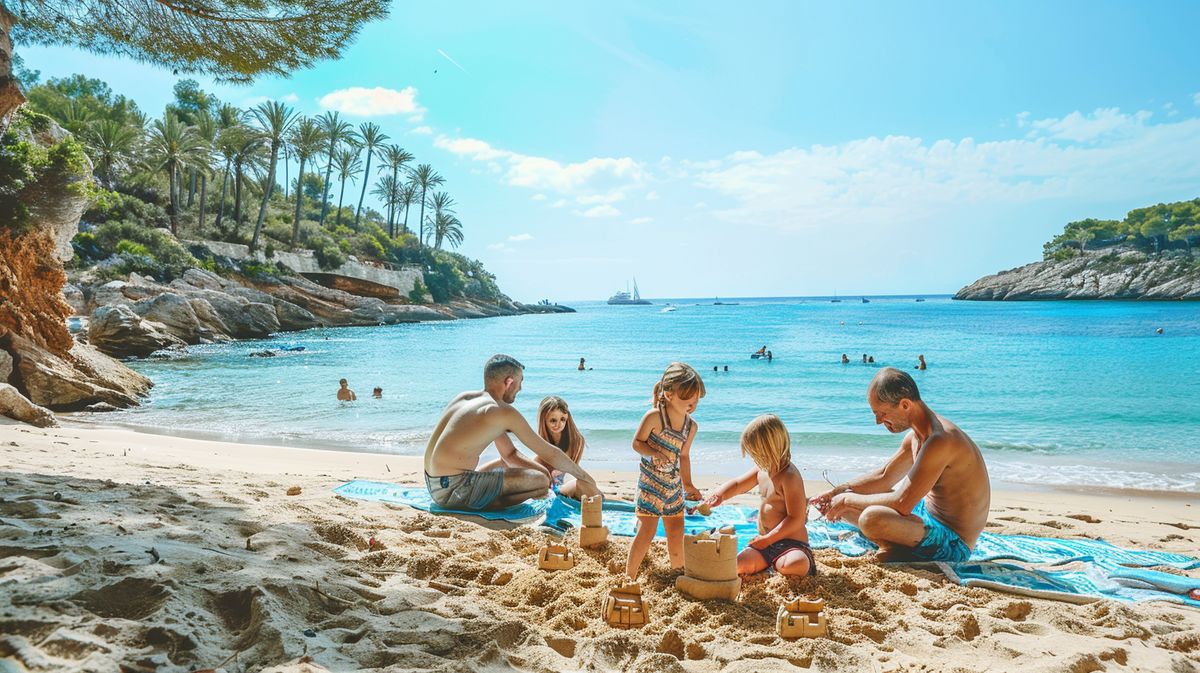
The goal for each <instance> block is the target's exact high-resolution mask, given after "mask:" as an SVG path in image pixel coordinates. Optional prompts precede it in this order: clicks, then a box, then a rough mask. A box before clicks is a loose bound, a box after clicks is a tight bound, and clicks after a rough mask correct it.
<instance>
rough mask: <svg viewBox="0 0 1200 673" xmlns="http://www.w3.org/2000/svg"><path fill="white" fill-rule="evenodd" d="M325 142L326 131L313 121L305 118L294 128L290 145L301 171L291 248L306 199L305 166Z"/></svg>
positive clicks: (289, 141) (298, 177)
mask: <svg viewBox="0 0 1200 673" xmlns="http://www.w3.org/2000/svg"><path fill="white" fill-rule="evenodd" d="M324 142H325V135H324V131H323V130H322V129H321V126H320V125H318V124H317V123H316V122H315V121H313V120H312V119H309V118H308V117H304V118H303V119H301V120H300V121H299V122H298V123H297V124H296V125H295V126H294V127H292V133H291V137H290V138H288V145H289V146H291V147H292V149H293V150H294V151H295V152H296V160H297V161H299V162H300V170H299V171H298V172H297V173H296V214H295V217H293V218H292V241H291V243H290V244H289V245H290V246H291V247H295V245H296V237H297V236H298V235H299V233H300V202H301V201H302V200H303V199H304V188H303V185H304V164H305V163H307V162H308V160H309V158H310V157H312V156H313V155H315V154H317V153H318V152H320V151H321V147H322V146H323V144H324Z"/></svg>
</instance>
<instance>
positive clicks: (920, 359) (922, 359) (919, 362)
mask: <svg viewBox="0 0 1200 673" xmlns="http://www.w3.org/2000/svg"><path fill="white" fill-rule="evenodd" d="M917 369H919V370H921V371H925V356H924V355H918V356H917Z"/></svg>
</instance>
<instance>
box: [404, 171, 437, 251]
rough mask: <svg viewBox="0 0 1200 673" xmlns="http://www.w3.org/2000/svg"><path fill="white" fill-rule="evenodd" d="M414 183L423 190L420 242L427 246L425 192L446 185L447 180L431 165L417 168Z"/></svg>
mask: <svg viewBox="0 0 1200 673" xmlns="http://www.w3.org/2000/svg"><path fill="white" fill-rule="evenodd" d="M412 182H413V184H415V185H416V186H417V187H418V188H419V189H420V190H421V219H420V220H418V221H419V222H420V224H421V237H420V239H418V240H420V242H421V244H422V245H424V244H425V192H426V191H428V190H429V188H430V187H437V186H438V185H440V184H443V183H445V182H446V178H443V177H442V176H440V175H438V174H437V172H436V171H434V170H433V166H430V165H429V164H421V165H420V166H417V170H415V171H413V174H412ZM404 219H405V222H407V221H408V217H407V216H405V218H404Z"/></svg>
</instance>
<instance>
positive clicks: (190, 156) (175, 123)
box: [149, 113, 202, 234]
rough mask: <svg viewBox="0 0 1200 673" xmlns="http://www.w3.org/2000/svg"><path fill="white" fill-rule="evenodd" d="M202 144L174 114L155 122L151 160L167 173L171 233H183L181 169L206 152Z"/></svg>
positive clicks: (151, 135)
mask: <svg viewBox="0 0 1200 673" xmlns="http://www.w3.org/2000/svg"><path fill="white" fill-rule="evenodd" d="M201 143H202V141H201V140H200V136H199V135H198V134H197V133H196V131H195V129H193V128H192V127H190V126H184V125H183V123H182V122H180V121H179V119H178V118H177V117H176V116H175V115H173V114H170V113H168V114H166V115H164V117H163V119H155V120H154V124H153V126H152V127H151V130H150V142H149V150H150V153H149V159H150V161H151V164H152V165H153V166H154V167H155V168H158V169H160V170H166V171H167V178H168V191H169V192H170V197H171V198H170V200H171V233H172V234H175V233H178V230H179V193H178V190H176V185H177V184H178V180H179V169H180V168H181V167H182V166H186V165H188V164H190V163H192V162H193V161H195V160H196V158H197V155H198V154H199V153H200V152H201V151H202V148H201Z"/></svg>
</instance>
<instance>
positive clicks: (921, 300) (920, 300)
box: [917, 299, 925, 302]
mask: <svg viewBox="0 0 1200 673" xmlns="http://www.w3.org/2000/svg"><path fill="white" fill-rule="evenodd" d="M917 301H918V302H923V301H925V300H924V299H918V300H917Z"/></svg>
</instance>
